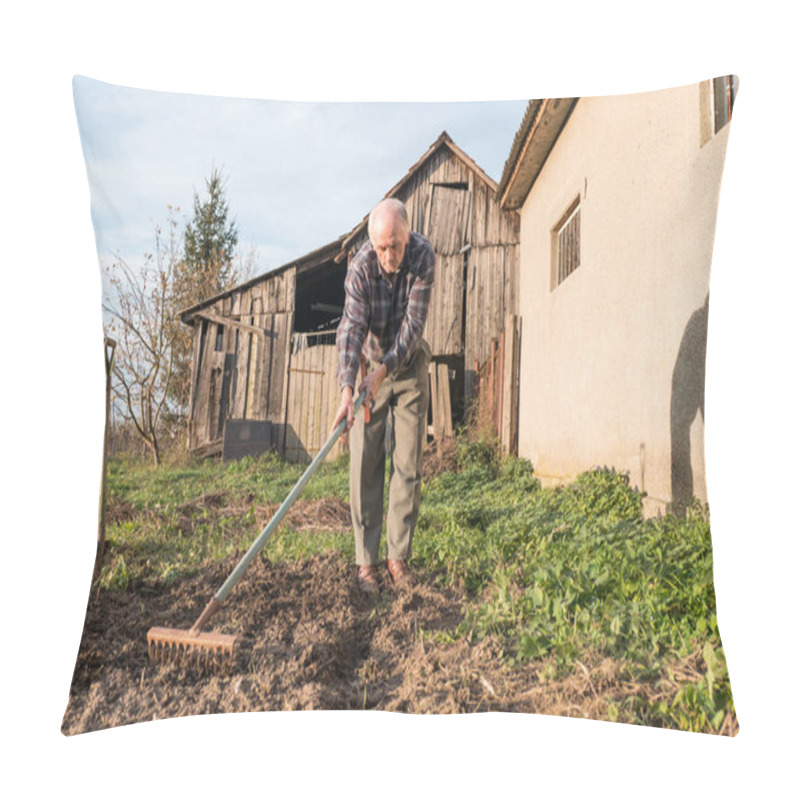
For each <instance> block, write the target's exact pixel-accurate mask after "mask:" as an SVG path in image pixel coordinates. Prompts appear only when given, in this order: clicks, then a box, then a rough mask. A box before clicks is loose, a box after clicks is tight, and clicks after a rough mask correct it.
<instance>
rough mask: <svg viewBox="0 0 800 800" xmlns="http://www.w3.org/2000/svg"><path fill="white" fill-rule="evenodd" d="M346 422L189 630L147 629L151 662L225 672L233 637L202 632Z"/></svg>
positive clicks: (360, 401) (358, 403) (357, 403)
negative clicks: (186, 663)
mask: <svg viewBox="0 0 800 800" xmlns="http://www.w3.org/2000/svg"><path fill="white" fill-rule="evenodd" d="M365 398H366V392H365V391H364V392H361V394H359V395H358V397H357V398H356V401H355V404H354V409H355V412H357V411H358V409H359V408H360V407H361V405H362V404H363V403H364V400H365ZM346 426H347V420H346V419H343V420H341V422H339V424H338V425H337V426H336V428H334V430H333V431H332V433H331V435H330V437H329V438H328V441H327V442H325V444H324V445H323V446H322V449H321V450H320V451H319V452H318V453H317V455H316V456H315V457H314V460H313V461H312V462H311V463H310V464H309V465H308V467H307V469H306V471H305V472H304V473H303V475H302V477H301V478H300V480H299V481H297V483H296V484H295V485H294V487H293V488H292V491H291V492H289V494H288V495H287V497H286V499H285V500H284V501H283V503H282V504H281V507H280V508H279V509H278V510H277V511H276V512H275V514H274V515H273V517H272V519H271V520H270V521H269V522H268V523H267V525H266V526H265V528H264V529H263V530H262V531H261V533H260V534H259V535H258V538H257V539H256V540H255V541H254V542H253V544H251V545H250V549H249V550H248V551H247V552H246V553H245V554H244V556H243V557H242V559H241V561H239V563H238V564H237V565H236V567H235V568H234V570H233V572H231V574H230V575H229V576H228V579H227V580H226V581H225V583H223V584H222V586H221V587H220V588H219V591H217V593H216V594H215V595H214V596H213V597H212V598H211V600H210V601H209V603H208V605H207V606H206V607H205V609H204V610H203V613H202V614H201V615H200V616H199V617H198V618H197V621H196V622H195V623H194V625H192V627H191V628H188V629H186V628H150V630H149V631H148V632H147V650H148V653H149V655H150V660H151V661H154V662H165V661H166V662H170V661H181V662H182V663H185V662H194V663H195V664H198V665H202V666H204V667H208V668H213V669H216V668H224V667H226V666H227V665H229V664H230V662H231V661H232V660H233V645H234V643H235V642H236V637H235V636H230V635H228V634H223V633H215V632H213V631H210V632H206V631H203V630H202V629H203V628H204V627H205V625H206V624H207V623H208V621H209V620H210V619H211V617H213V616H214V614H216V613H217V611H219V609H220V608H221V607H222V604H223V602H224V601H225V598H226V597H227V596H228V593H229V592H230V590H231V589H232V588H233V587H234V585H235V584H236V582H237V581H238V580H239V578H241V577H242V575H243V574H244V572H245V570H246V569H247V567H248V566H249V565H250V562H251V561H252V560H253V559H254V558H255V557H256V555H258V553H259V551H260V550H261V548H262V547H264V545H265V544H266V543H267V540H268V539H269V538H270V536H272V534H273V532H274V531H275V529H276V528H277V527H278V525H280V522H281V520H282V519H283V517H284V515H285V514H286V512H287V511H288V510H289V508H291V506H292V504H293V503H294V501H295V500H296V499H297V498H298V496H299V495H300V492H302V491H303V489H304V488H305V486H306V484H307V483H308V482H309V480H310V479H311V476H312V475H313V474H314V473H315V472H316V470H317V467H318V466H319V465H320V464H321V463H322V460H323V459H324V458H325V456H326V455H327V454H328V452H329V451H330V449H331V448H332V447H333V445H334V444H335V443H336V440H337V439H338V438H339V437H340V436H341V435H342V434H343V433H344V430H345V427H346Z"/></svg>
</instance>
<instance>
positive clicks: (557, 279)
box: [552, 198, 581, 288]
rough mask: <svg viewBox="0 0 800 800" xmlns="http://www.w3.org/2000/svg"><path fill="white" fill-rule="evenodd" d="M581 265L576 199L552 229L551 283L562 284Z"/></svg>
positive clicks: (579, 215)
mask: <svg viewBox="0 0 800 800" xmlns="http://www.w3.org/2000/svg"><path fill="white" fill-rule="evenodd" d="M580 264H581V207H580V198H577V199H576V200H575V201H574V202H573V203H572V204H571V205H570V207H569V208H568V209H567V212H566V213H565V214H564V216H563V217H562V218H561V221H560V222H559V223H558V225H556V227H555V228H554V229H553V266H554V269H553V281H552V287H553V288H555V287H556V286H559V285H560V284H562V283H563V282H564V281H565V280H566V279H567V278H568V277H569V276H570V275H571V274H572V273H573V272H575V270H576V269H577V268H578V267H579V266H580Z"/></svg>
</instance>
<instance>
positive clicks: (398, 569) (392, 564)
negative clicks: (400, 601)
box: [387, 558, 414, 589]
mask: <svg viewBox="0 0 800 800" xmlns="http://www.w3.org/2000/svg"><path fill="white" fill-rule="evenodd" d="M387 566H388V567H389V574H390V575H391V576H392V581H393V582H394V585H395V586H397V588H398V589H404V588H407V587H409V586H411V585H412V584H413V582H414V578H413V577H412V575H411V571H410V570H409V568H408V566H407V565H406V562H405V561H394V560H393V559H391V558H390V559H389V561H388V562H387Z"/></svg>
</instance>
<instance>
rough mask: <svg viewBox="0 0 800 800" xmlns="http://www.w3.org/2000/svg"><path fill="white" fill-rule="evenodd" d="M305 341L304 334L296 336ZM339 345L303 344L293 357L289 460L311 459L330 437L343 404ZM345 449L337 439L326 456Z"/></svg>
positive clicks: (287, 444)
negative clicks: (339, 377)
mask: <svg viewBox="0 0 800 800" xmlns="http://www.w3.org/2000/svg"><path fill="white" fill-rule="evenodd" d="M295 342H296V343H298V342H299V343H301V344H302V337H301V336H295ZM336 363H337V356H336V345H333V344H317V345H314V346H313V347H302V346H301V347H299V348H297V349H296V352H294V353H292V355H291V357H290V361H289V388H288V398H287V404H286V439H285V443H284V448H283V452H284V456H285V458H286V459H287V460H289V461H293V462H299V463H306V464H307V463H310V462H311V461H312V459H313V458H314V456H315V455H316V454H317V453H318V452H319V451H320V450H321V449H322V445H323V444H325V442H326V441H327V440H328V435H329V433H330V429H331V423H332V422H333V418H334V416H335V415H336V411H337V410H338V408H339V402H340V399H341V398H340V396H339V391H338V386H337V383H336V377H335V376H336ZM341 452H342V445H341V444H340V443H339V442H338V441H337V442H336V444H335V445H334V446H333V448H332V450H331V452H330V453H329V454H328V456H327V459H326V460H331V459H334V458H336V457H337V456H338V455H339V454H340V453H341Z"/></svg>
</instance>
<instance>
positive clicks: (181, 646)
mask: <svg viewBox="0 0 800 800" xmlns="http://www.w3.org/2000/svg"><path fill="white" fill-rule="evenodd" d="M219 606H220V603H219V601H218V600H217V598H216V597H214V598H212V600H211V602H210V603H209V604H208V605H207V606H206V608H205V610H204V611H203V613H202V614H201V615H200V617H199V619H198V620H197V622H195V624H194V625H192V627H191V628H189V629H188V630H187V629H184V628H150V630H149V631H148V632H147V652H148V654H149V656H150V660H151V661H153V662H159V663H175V662H177V663H180V664H182V665H184V666H197V667H202V668H204V669H209V670H217V669H226V668H227V667H228V666H230V663H231V661H232V660H233V644H234V642H235V641H236V637H235V636H228V635H226V634H224V633H214V632H208V633H206V632H205V631H201V630H200V628H201V627H202V626H203V625H205V623H206V622H207V621H208V619H209V618H210V617H211V615H212V614H214V613H215V612H216V610H217V609H218V608H219Z"/></svg>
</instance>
